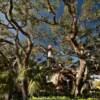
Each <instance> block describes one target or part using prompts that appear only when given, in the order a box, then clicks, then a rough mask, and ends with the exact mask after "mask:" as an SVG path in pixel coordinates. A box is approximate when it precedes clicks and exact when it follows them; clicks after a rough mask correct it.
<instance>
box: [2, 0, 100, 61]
mask: <svg viewBox="0 0 100 100" xmlns="http://www.w3.org/2000/svg"><path fill="white" fill-rule="evenodd" d="M83 2H84V0H77V15H78V17H79V16H80V13H81V6H82V3H83ZM97 8H100V3H98V4H95V6H94V8H93V9H97ZM63 12H64V3H63V1H62V0H61V3H60V5H59V7H58V8H57V9H56V20H59V18H60V17H61V16H62V14H63ZM39 15H40V16H47V17H48V18H50V19H51V18H52V16H53V15H52V14H50V13H46V12H44V11H42V10H40V11H39ZM0 19H2V20H4V22H5V23H7V21H6V19H5V17H4V15H3V14H2V13H0ZM97 23H98V24H99V23H100V21H99V22H98V20H97V21H86V24H87V27H91V28H93V27H95V26H96V24H97ZM40 27H41V26H40ZM41 28H44V29H47V28H48V27H47V26H45V25H42V27H41ZM49 33H50V32H49ZM50 34H51V33H50ZM50 34H49V35H50ZM19 37H20V39H23V38H25V37H24V36H23V35H22V34H21V33H20V34H19ZM35 42H36V43H37V44H38V43H42V42H43V43H44V44H46V43H47V44H48V43H51V42H50V40H46V41H44V40H42V39H41V40H40V39H39V41H37V40H36V41H35ZM52 42H54V43H53V44H54V45H55V46H56V47H57V46H59V43H57V40H55V41H52ZM47 44H46V45H47ZM73 59H74V61H76V59H77V58H73Z"/></svg>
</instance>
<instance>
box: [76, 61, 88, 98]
mask: <svg viewBox="0 0 100 100" xmlns="http://www.w3.org/2000/svg"><path fill="white" fill-rule="evenodd" d="M85 68H86V61H85V60H84V59H80V66H79V69H78V72H77V74H76V86H75V96H77V95H80V90H81V85H82V83H81V82H83V77H84V72H85Z"/></svg>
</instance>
